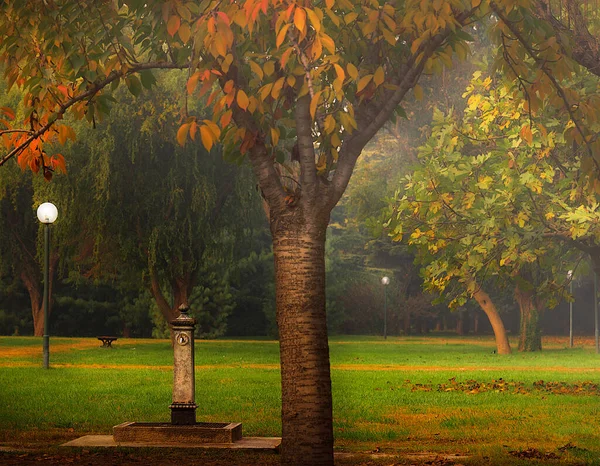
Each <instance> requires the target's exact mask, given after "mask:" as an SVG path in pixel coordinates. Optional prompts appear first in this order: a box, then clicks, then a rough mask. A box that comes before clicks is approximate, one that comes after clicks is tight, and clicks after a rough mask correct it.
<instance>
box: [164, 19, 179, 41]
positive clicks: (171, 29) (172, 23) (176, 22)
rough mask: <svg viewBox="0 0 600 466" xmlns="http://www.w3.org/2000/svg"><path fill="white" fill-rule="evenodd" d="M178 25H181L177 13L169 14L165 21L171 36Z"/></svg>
mask: <svg viewBox="0 0 600 466" xmlns="http://www.w3.org/2000/svg"><path fill="white" fill-rule="evenodd" d="M179 26H181V18H179V16H177V15H173V16H171V17H170V18H169V22H168V23H167V32H168V33H169V35H170V36H171V37H173V36H174V35H175V33H176V32H177V31H178V30H179Z"/></svg>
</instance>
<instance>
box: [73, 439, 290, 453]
mask: <svg viewBox="0 0 600 466" xmlns="http://www.w3.org/2000/svg"><path fill="white" fill-rule="evenodd" d="M280 445H281V438H280V437H243V438H242V439H241V440H238V441H236V442H234V443H183V444H179V445H167V444H160V443H153V442H119V443H117V442H115V440H114V439H113V436H112V435H84V436H83V437H79V438H77V439H75V440H71V441H70V442H67V443H63V444H62V445H61V447H127V448H140V447H143V448H216V449H226V448H228V449H231V450H274V451H277V450H278V449H279V446H280Z"/></svg>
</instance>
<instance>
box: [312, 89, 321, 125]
mask: <svg viewBox="0 0 600 466" xmlns="http://www.w3.org/2000/svg"><path fill="white" fill-rule="evenodd" d="M322 92H323V91H319V92H317V93H316V94H315V95H314V96H313V98H312V99H311V100H310V116H311V117H312V119H313V120H314V119H315V115H316V114H317V105H318V103H319V98H320V97H321V93H322Z"/></svg>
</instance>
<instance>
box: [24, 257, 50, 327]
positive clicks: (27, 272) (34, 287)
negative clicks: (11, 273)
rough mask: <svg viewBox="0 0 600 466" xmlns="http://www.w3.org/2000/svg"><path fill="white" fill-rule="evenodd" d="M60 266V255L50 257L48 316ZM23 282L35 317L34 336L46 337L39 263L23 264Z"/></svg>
mask: <svg viewBox="0 0 600 466" xmlns="http://www.w3.org/2000/svg"><path fill="white" fill-rule="evenodd" d="M57 264H58V254H56V253H55V254H52V255H51V256H50V266H49V268H48V272H49V277H50V283H49V284H48V286H49V288H48V294H49V296H50V299H49V300H48V316H50V315H51V313H52V282H53V278H54V271H55V270H56V265H57ZM21 267H22V269H21V273H20V277H21V281H22V282H23V284H24V285H25V288H26V289H27V293H28V294H29V300H30V302H31V315H32V317H33V335H34V336H36V337H41V336H44V305H43V282H42V280H41V276H40V273H39V272H40V270H39V269H38V267H37V263H34V262H31V263H30V262H28V261H27V263H25V261H24V262H23V263H22V264H21Z"/></svg>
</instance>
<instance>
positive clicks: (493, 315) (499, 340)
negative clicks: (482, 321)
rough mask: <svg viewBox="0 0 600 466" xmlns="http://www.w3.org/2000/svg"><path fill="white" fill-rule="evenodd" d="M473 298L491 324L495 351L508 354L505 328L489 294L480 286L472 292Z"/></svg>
mask: <svg viewBox="0 0 600 466" xmlns="http://www.w3.org/2000/svg"><path fill="white" fill-rule="evenodd" d="M473 298H475V301H477V303H478V304H479V306H480V307H481V309H483V312H485V315H486V316H487V318H488V319H489V321H490V324H491V325H492V329H493V330H494V336H495V337H496V351H497V353H498V354H510V353H511V349H510V343H509V342H508V336H507V335H506V329H505V328H504V322H502V318H501V317H500V314H498V311H497V310H496V306H494V303H493V302H492V300H491V299H490V296H489V295H488V294H487V293H486V292H485V291H483V290H482V289H481V288H478V289H477V291H475V293H473Z"/></svg>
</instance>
